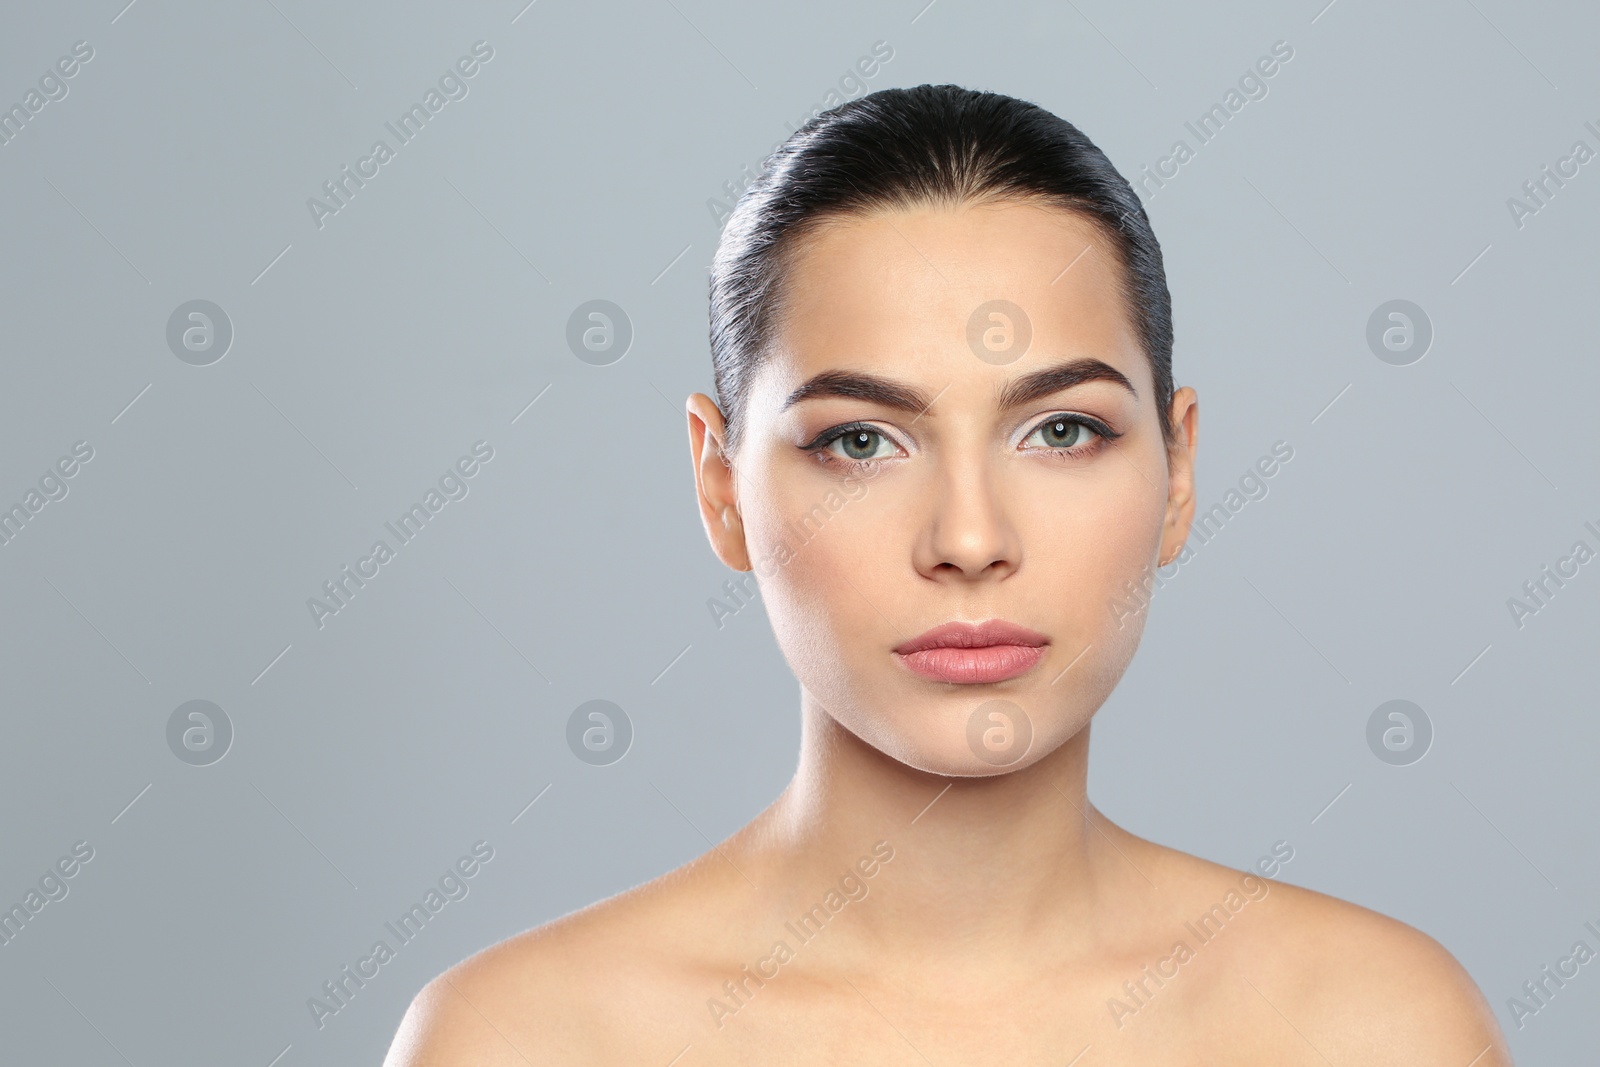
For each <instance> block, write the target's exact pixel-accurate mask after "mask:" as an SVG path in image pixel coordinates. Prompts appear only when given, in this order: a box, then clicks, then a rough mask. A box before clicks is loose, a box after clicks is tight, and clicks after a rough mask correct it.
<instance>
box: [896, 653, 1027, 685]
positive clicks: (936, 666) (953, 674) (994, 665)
mask: <svg viewBox="0 0 1600 1067" xmlns="http://www.w3.org/2000/svg"><path fill="white" fill-rule="evenodd" d="M895 656H896V658H898V659H899V660H900V662H902V663H904V664H905V665H906V666H907V667H909V668H911V669H912V670H913V671H915V672H917V673H918V674H920V675H922V676H923V677H925V678H932V679H934V680H936V681H940V682H956V683H965V684H974V683H981V682H1003V681H1005V680H1006V679H1007V678H1015V677H1016V676H1017V675H1019V674H1026V673H1027V672H1028V671H1030V670H1032V669H1033V666H1034V664H1036V663H1038V662H1039V660H1040V659H1042V658H1043V657H1044V647H1043V646H1042V645H986V646H984V647H982V648H951V647H948V646H947V647H942V648H926V649H923V650H921V651H920V652H896V653H895Z"/></svg>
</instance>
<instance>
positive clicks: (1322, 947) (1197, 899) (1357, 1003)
mask: <svg viewBox="0 0 1600 1067" xmlns="http://www.w3.org/2000/svg"><path fill="white" fill-rule="evenodd" d="M1280 844H1281V843H1280ZM1156 847H1157V848H1158V849H1159V846H1156ZM1160 851H1161V852H1162V853H1163V854H1164V855H1163V856H1162V858H1161V860H1160V863H1161V865H1162V866H1163V867H1165V868H1166V869H1167V871H1168V872H1169V874H1171V875H1173V876H1174V882H1175V883H1176V884H1182V885H1184V886H1185V887H1186V889H1185V890H1184V892H1185V894H1186V895H1187V896H1188V899H1189V903H1190V910H1191V911H1194V912H1195V913H1196V915H1197V916H1199V915H1202V914H1209V915H1213V916H1215V918H1214V919H1213V922H1215V923H1217V924H1218V925H1221V924H1222V923H1224V922H1227V923H1228V925H1229V931H1228V934H1229V936H1226V937H1222V938H1218V939H1217V943H1218V944H1222V943H1224V942H1226V944H1227V947H1226V948H1225V949H1224V950H1223V952H1222V953H1221V954H1219V957H1220V958H1221V959H1222V960H1223V961H1224V962H1225V963H1226V965H1227V966H1226V969H1227V971H1229V972H1231V973H1232V975H1233V976H1234V981H1236V982H1237V985H1238V988H1239V989H1241V990H1243V993H1242V997H1241V1001H1240V1003H1241V1004H1251V1003H1253V1004H1254V1005H1255V1007H1256V1008H1257V1009H1258V1010H1259V1013H1260V1015H1261V1016H1262V1017H1263V1018H1265V1019H1267V1020H1268V1023H1269V1024H1270V1023H1272V1022H1277V1023H1278V1024H1280V1025H1282V1026H1284V1027H1288V1028H1290V1029H1291V1030H1293V1031H1296V1032H1298V1035H1299V1037H1298V1040H1299V1041H1301V1042H1303V1043H1304V1045H1308V1046H1310V1049H1308V1051H1312V1050H1314V1051H1315V1052H1317V1053H1320V1054H1321V1056H1322V1057H1325V1058H1327V1059H1331V1060H1332V1061H1333V1062H1359V1063H1368V1064H1391V1063H1392V1064H1408V1065H1422V1067H1429V1065H1433V1064H1439V1065H1447V1067H1467V1065H1468V1064H1471V1065H1472V1067H1506V1065H1509V1064H1510V1063H1511V1056H1510V1053H1509V1051H1508V1050H1507V1048H1506V1044H1505V1038H1504V1035H1503V1034H1502V1033H1501V1031H1500V1027H1499V1025H1498V1023H1497V1022H1496V1020H1495V1018H1494V1014H1493V1012H1492V1011H1491V1010H1490V1007H1489V1004H1488V1002H1487V1001H1486V1000H1485V999H1484V996H1483V994H1482V992H1481V991H1480V990H1479V989H1478V986H1477V984H1476V983H1475V982H1474V981H1473V980H1472V977H1471V975H1469V974H1468V973H1467V971H1466V968H1464V967H1463V966H1462V965H1461V963H1460V962H1459V961H1458V960H1457V959H1456V958H1455V957H1454V956H1453V955H1452V954H1451V953H1450V952H1449V951H1448V950H1447V949H1446V948H1445V947H1444V946H1443V945H1441V944H1440V943H1439V942H1438V941H1437V940H1435V939H1434V938H1433V937H1431V936H1429V935H1428V934H1426V933H1423V932H1422V931H1421V930H1418V929H1416V928H1415V927H1413V926H1409V925H1407V924H1406V923H1404V922H1401V921H1399V920H1397V919H1393V918H1390V917H1389V916H1386V915H1383V914H1381V913H1379V912H1376V911H1373V910H1372V909H1370V908H1365V907H1362V906H1360V905H1358V904H1353V903H1350V902H1349V901H1345V900H1340V899H1338V898H1336V897H1332V896H1328V895H1327V894H1325V893H1319V892H1316V891H1315V890H1311V889H1304V888H1301V887H1299V886H1294V885H1290V884H1287V883H1285V882H1279V881H1276V880H1272V879H1268V878H1265V877H1262V876H1261V875H1260V874H1258V873H1256V872H1253V871H1251V872H1246V871H1239V870H1234V869H1231V868H1228V867H1223V866H1220V865H1218V864H1213V863H1210V862H1208V861H1205V860H1201V859H1198V858H1197V857H1194V856H1189V855H1187V854H1185V853H1177V852H1172V851H1171V850H1166V849H1160ZM1230 893H1231V894H1232V895H1231V896H1230V895H1229V894H1230ZM1213 898H1215V901H1217V902H1220V903H1222V905H1223V906H1222V907H1218V906H1217V904H1216V903H1211V902H1212V900H1213ZM1245 911H1251V912H1252V913H1253V915H1254V916H1256V919H1254V920H1253V921H1248V922H1230V921H1229V919H1231V916H1232V915H1234V914H1240V915H1242V914H1243V913H1244V912H1245ZM1195 922H1197V923H1199V922H1200V920H1199V919H1198V918H1196V919H1195ZM1206 929H1208V928H1207V927H1206V926H1205V925H1204V924H1203V923H1201V925H1200V927H1199V930H1200V933H1199V934H1198V935H1197V936H1206V934H1205V931H1206ZM1235 930H1236V931H1237V935H1236V936H1235V935H1234V931H1235ZM1273 1017H1276V1019H1274V1018H1273Z"/></svg>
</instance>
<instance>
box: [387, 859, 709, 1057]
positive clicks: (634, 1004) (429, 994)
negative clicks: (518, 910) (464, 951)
mask: <svg viewBox="0 0 1600 1067" xmlns="http://www.w3.org/2000/svg"><path fill="white" fill-rule="evenodd" d="M704 866H705V857H702V858H701V859H700V860H697V861H695V862H693V863H690V864H686V865H685V866H684V867H680V868H678V869H676V870H674V871H671V872H669V873H667V874H664V875H662V876H660V877H659V878H656V879H654V880H652V881H650V882H646V883H644V884H643V885H640V886H636V887H634V888H632V889H629V890H626V891H624V892H621V893H618V894H616V895H614V896H611V897H608V898H606V899H604V900H601V901H598V902H596V903H593V904H590V905H588V906H586V907H583V908H580V909H579V910H577V911H574V912H571V913H569V914H567V915H564V916H562V917H560V918H558V919H555V920H553V921H551V922H547V923H544V924H543V925H540V926H536V927H533V928H531V929H528V930H525V931H523V932H521V933H519V934H516V935H513V936H512V937H508V938H506V939H505V940H503V941H500V942H498V943H496V944H494V945H491V946H489V947H488V948H485V949H483V950H482V951H480V952H477V953H475V954H474V955H472V956H469V957H468V958H466V959H464V960H462V961H461V962H459V963H457V964H455V965H454V966H452V967H450V968H449V969H447V970H445V971H444V972H443V973H441V974H440V975H438V976H437V977H435V978H434V979H433V980H432V981H430V982H429V983H428V984H427V985H426V986H424V987H423V989H422V990H421V991H420V992H419V993H417V995H416V996H415V997H414V998H413V999H412V1001H411V1004H410V1006H409V1007H408V1008H407V1010H406V1013H405V1016H404V1018H403V1019H402V1020H401V1023H400V1026H399V1028H398V1030H397V1031H396V1033H395V1037H394V1040H393V1042H392V1043H391V1045H390V1049H389V1054H388V1057H387V1058H386V1059H385V1060H384V1064H385V1067H457V1065H461V1067H466V1065H469V1064H470V1065H473V1067H500V1065H501V1064H505V1065H507V1067H512V1065H515V1067H527V1065H528V1064H529V1063H530V1062H532V1063H545V1062H563V1063H565V1062H573V1061H575V1060H577V1061H583V1062H588V1061H590V1060H591V1059H593V1060H598V1059H602V1058H609V1057H607V1056H606V1053H608V1052H615V1051H620V1049H619V1048H613V1047H610V1046H612V1045H613V1044H614V1043H616V1042H618V1041H619V1040H623V1039H625V1038H626V1037H627V1036H628V1034H629V1032H630V1031H631V1032H633V1033H638V1032H640V1031H641V1029H642V1028H645V1027H647V1026H648V1025H649V1022H650V1021H651V1020H652V1019H670V1018H679V1017H681V1015H682V1001H681V998H680V997H677V996H675V995H674V993H675V990H676V989H678V988H680V987H681V986H682V985H683V978H684V975H685V974H686V973H693V972H694V971H695V970H697V969H698V968H699V967H700V966H701V963H700V961H701V960H703V959H705V958H706V957H707V956H708V954H710V953H712V952H714V951H715V948H714V946H713V945H712V944H710V943H708V939H707V938H706V937H705V936H704V935H705V931H704V928H703V923H702V922H700V921H699V919H700V918H701V916H702V915H703V907H704V906H706V905H708V904H710V903H711V901H709V900H707V897H708V896H714V895H715V894H716V892H717V888H716V886H715V884H714V883H715V881H716V880H715V879H714V878H710V877H707V872H706V871H705V870H704ZM696 902H698V905H699V906H696ZM630 1021H632V1022H635V1023H638V1024H639V1026H637V1027H635V1026H630V1025H628V1024H629V1022H630ZM644 1032H648V1031H647V1030H645V1031H644ZM666 1058H667V1059H670V1058H671V1053H669V1054H668V1055H667V1057H666ZM663 1062H665V1060H663Z"/></svg>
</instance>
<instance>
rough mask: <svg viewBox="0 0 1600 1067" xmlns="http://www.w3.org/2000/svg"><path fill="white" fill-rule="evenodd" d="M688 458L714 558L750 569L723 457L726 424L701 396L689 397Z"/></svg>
mask: <svg viewBox="0 0 1600 1067" xmlns="http://www.w3.org/2000/svg"><path fill="white" fill-rule="evenodd" d="M686 410H687V412H688V415H689V455H690V459H691V460H692V461H693V463H694V486H695V492H696V493H697V494H698V495H699V498H700V519H701V521H702V522H704V523H705V527H706V536H707V537H709V538H710V539H711V549H712V551H714V552H715V553H716V554H717V558H718V559H720V560H721V561H722V562H723V563H725V564H727V565H728V566H729V567H732V568H733V569H734V570H736V571H747V570H750V569H751V567H750V552H749V550H748V548H746V546H745V542H744V523H743V521H742V520H741V519H740V517H739V497H738V492H737V489H736V485H735V479H736V478H737V474H736V472H735V471H734V468H733V463H732V461H731V460H729V459H726V458H724V456H723V453H722V442H723V440H724V434H725V432H726V425H725V424H724V422H723V419H722V412H721V411H720V410H718V409H717V405H716V402H715V401H713V400H712V399H711V398H710V397H709V396H707V395H706V394H704V393H695V394H694V395H692V396H690V397H689V401H688V403H687V405H686Z"/></svg>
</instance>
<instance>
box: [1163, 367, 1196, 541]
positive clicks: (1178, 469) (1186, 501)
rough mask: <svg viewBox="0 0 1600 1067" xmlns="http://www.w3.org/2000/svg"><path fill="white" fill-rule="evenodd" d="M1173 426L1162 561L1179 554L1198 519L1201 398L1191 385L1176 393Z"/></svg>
mask: <svg viewBox="0 0 1600 1067" xmlns="http://www.w3.org/2000/svg"><path fill="white" fill-rule="evenodd" d="M1170 418H1171V420H1172V426H1173V428H1174V430H1175V431H1176V432H1177V437H1176V439H1175V440H1174V441H1173V443H1172V447H1171V448H1170V449H1168V450H1167V517H1166V521H1165V523H1164V525H1163V527H1162V530H1161V555H1160V556H1158V557H1157V559H1158V560H1159V565H1160V566H1163V567H1165V566H1166V565H1167V564H1169V563H1171V562H1172V561H1173V560H1174V559H1176V558H1177V557H1178V553H1180V552H1182V551H1183V546H1184V543H1185V542H1186V541H1188V539H1189V524H1190V522H1191V521H1193V519H1194V454H1195V446H1196V445H1197V444H1198V439H1197V435H1198V433H1199V428H1200V427H1199V423H1200V398H1199V397H1198V396H1197V395H1196V394H1195V391H1194V390H1193V389H1191V388H1189V387H1188V386H1187V385H1186V386H1184V387H1183V388H1182V389H1179V390H1178V391H1177V392H1175V393H1174V394H1173V395H1172V412H1171V415H1170Z"/></svg>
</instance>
